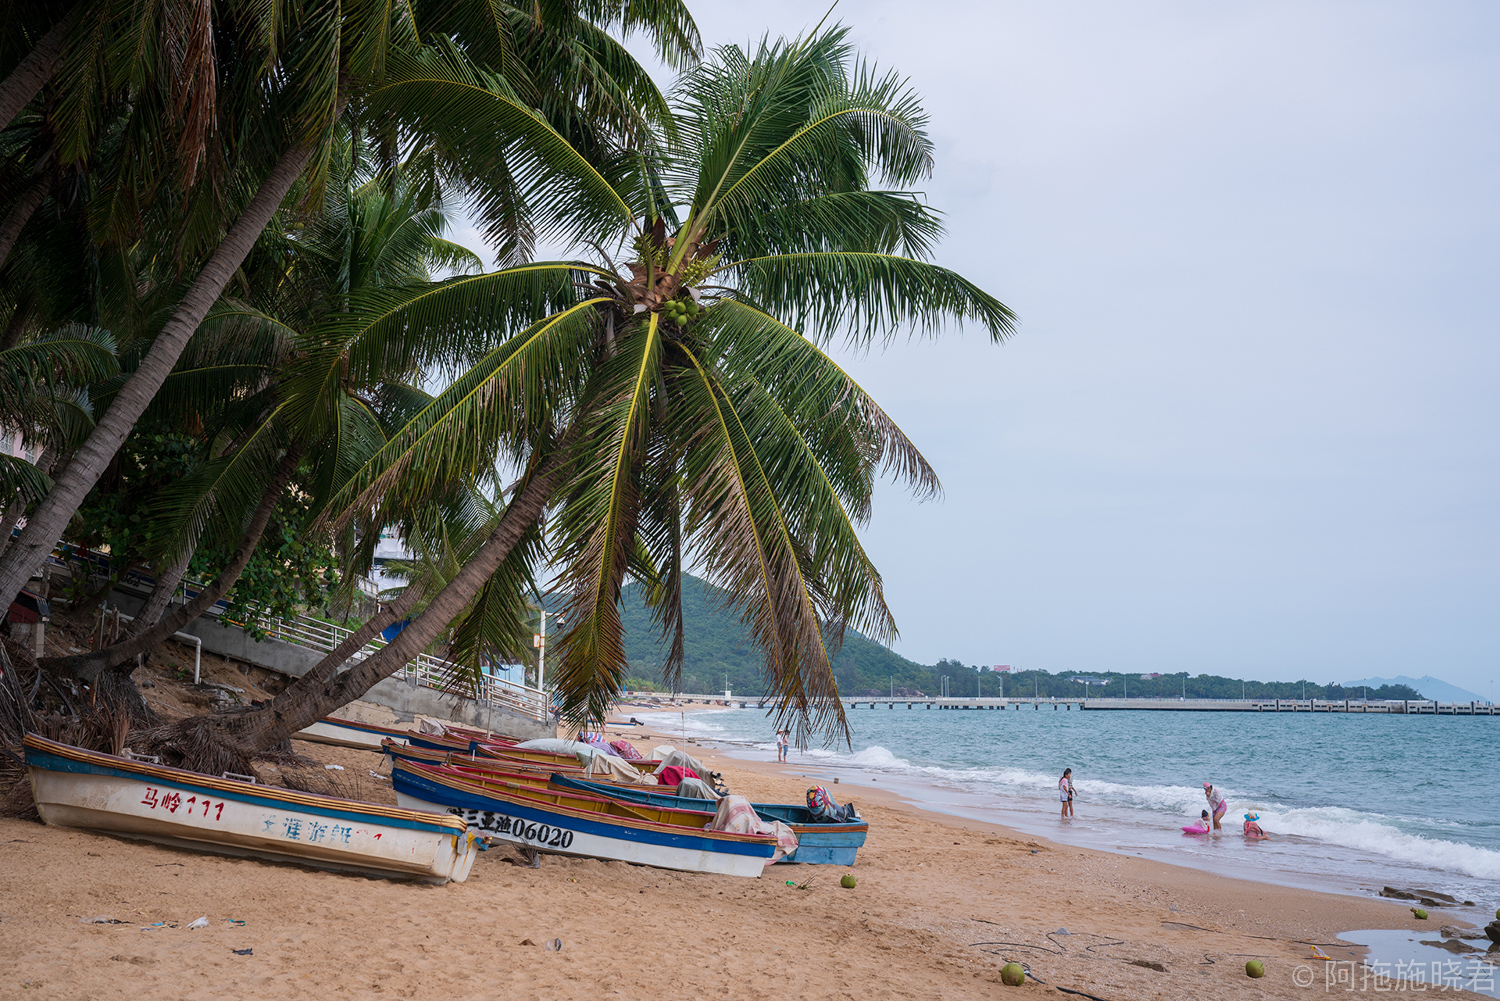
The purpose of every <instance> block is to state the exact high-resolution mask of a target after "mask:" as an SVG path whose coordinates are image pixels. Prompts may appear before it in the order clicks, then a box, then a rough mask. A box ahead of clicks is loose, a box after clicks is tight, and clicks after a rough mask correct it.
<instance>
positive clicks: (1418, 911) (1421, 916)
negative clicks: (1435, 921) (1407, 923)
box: [1411, 907, 1427, 921]
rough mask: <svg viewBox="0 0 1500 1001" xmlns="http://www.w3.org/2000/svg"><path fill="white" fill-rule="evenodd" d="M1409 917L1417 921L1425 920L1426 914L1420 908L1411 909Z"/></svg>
mask: <svg viewBox="0 0 1500 1001" xmlns="http://www.w3.org/2000/svg"><path fill="white" fill-rule="evenodd" d="M1411 916H1412V917H1414V918H1416V919H1417V920H1418V921H1426V920H1427V912H1426V911H1424V910H1422V908H1420V907H1413V908H1412V909H1411Z"/></svg>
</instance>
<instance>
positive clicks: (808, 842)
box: [551, 775, 870, 866]
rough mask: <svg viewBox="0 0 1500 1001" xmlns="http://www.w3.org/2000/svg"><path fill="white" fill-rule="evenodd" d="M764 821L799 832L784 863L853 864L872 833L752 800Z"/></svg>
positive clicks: (583, 786)
mask: <svg viewBox="0 0 1500 1001" xmlns="http://www.w3.org/2000/svg"><path fill="white" fill-rule="evenodd" d="M551 784H552V785H553V786H555V787H557V788H559V789H567V790H570V791H575V792H582V793H585V794H587V795H594V796H606V797H609V798H611V799H618V800H621V801H623V802H627V803H643V804H646V805H648V806H658V807H662V808H665V809H668V810H700V811H701V810H705V809H709V808H711V807H712V805H713V804H711V803H709V802H708V801H707V800H702V799H693V798H691V797H688V796H673V795H671V794H669V793H663V792H654V791H652V790H651V789H650V787H639V786H628V785H605V784H603V783H600V782H587V781H584V780H581V779H575V778H571V777H569V776H566V775H554V776H552V779H551ZM750 805H751V806H752V807H754V809H755V812H756V813H757V814H759V815H760V817H761V819H762V820H779V821H781V822H782V823H784V824H786V825H788V826H789V827H791V829H792V833H794V834H796V835H797V850H796V851H795V852H793V853H792V854H790V855H788V856H787V857H786V858H784V859H782V860H781V861H782V862H801V863H802V864H804V865H845V866H848V865H853V864H854V859H855V857H856V855H857V854H858V853H859V849H860V848H861V847H862V846H863V845H864V843H865V836H866V835H867V834H869V831H870V827H869V825H868V824H810V823H807V822H806V820H807V818H808V812H807V810H806V808H804V807H799V806H795V805H790V804H782V803H751V804H750Z"/></svg>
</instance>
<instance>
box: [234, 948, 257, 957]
mask: <svg viewBox="0 0 1500 1001" xmlns="http://www.w3.org/2000/svg"><path fill="white" fill-rule="evenodd" d="M229 951H230V952H232V953H234V954H235V955H236V956H253V955H255V950H254V949H230V950H229Z"/></svg>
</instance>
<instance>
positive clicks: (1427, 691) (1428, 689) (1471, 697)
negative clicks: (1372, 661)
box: [1344, 675, 1486, 702]
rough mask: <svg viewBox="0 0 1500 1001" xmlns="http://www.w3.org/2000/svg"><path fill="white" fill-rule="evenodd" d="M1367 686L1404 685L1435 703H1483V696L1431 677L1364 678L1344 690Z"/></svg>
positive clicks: (1351, 683)
mask: <svg viewBox="0 0 1500 1001" xmlns="http://www.w3.org/2000/svg"><path fill="white" fill-rule="evenodd" d="M1365 685H1369V686H1370V687H1371V688H1375V687H1377V686H1379V685H1405V686H1406V687H1408V688H1413V689H1416V690H1417V691H1419V692H1421V693H1422V698H1424V699H1432V700H1433V701H1435V702H1484V701H1486V698H1485V696H1483V695H1476V694H1474V693H1473V692H1471V691H1468V690H1466V689H1463V688H1459V687H1458V686H1457V685H1450V684H1448V682H1446V681H1439V680H1438V679H1437V678H1433V677H1421V678H1408V677H1406V676H1405V675H1402V676H1401V677H1398V678H1365V679H1364V680H1363V681H1346V682H1344V687H1345V688H1360V687H1363V686H1365Z"/></svg>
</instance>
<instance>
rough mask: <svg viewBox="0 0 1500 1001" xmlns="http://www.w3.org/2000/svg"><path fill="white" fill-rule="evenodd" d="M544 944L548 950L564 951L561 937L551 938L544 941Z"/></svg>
mask: <svg viewBox="0 0 1500 1001" xmlns="http://www.w3.org/2000/svg"><path fill="white" fill-rule="evenodd" d="M542 946H543V948H545V949H546V950H547V951H548V952H562V939H560V938H554V939H551V940H550V941H547V942H543V943H542Z"/></svg>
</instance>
